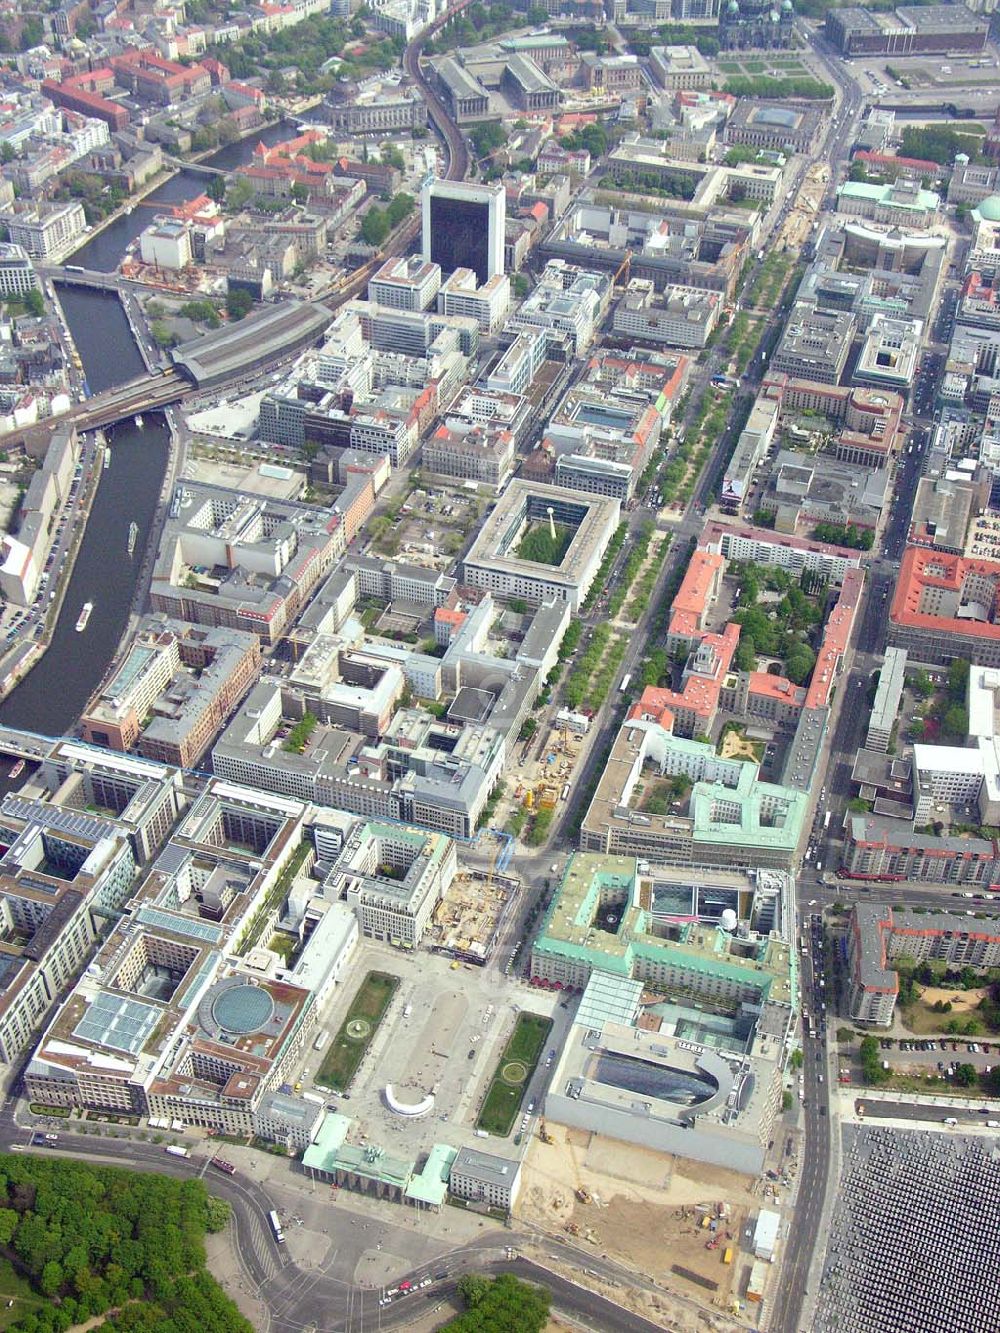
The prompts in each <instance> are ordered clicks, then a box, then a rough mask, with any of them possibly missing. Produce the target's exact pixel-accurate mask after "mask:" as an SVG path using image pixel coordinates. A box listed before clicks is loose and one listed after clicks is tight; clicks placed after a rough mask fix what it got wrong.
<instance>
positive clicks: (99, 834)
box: [0, 797, 136, 1064]
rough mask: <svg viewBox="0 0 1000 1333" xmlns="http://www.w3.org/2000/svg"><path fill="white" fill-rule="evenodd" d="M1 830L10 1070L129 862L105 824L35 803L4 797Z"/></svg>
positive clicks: (92, 937)
mask: <svg viewBox="0 0 1000 1333" xmlns="http://www.w3.org/2000/svg"><path fill="white" fill-rule="evenodd" d="M0 830H2V840H3V845H4V848H5V850H4V852H3V855H2V856H0V914H2V919H3V925H4V935H5V940H4V983H5V984H4V988H3V992H2V994H0V1059H3V1060H4V1061H5V1062H6V1063H8V1064H10V1063H12V1062H13V1061H14V1060H15V1058H16V1057H17V1055H18V1054H19V1053H20V1052H21V1051H23V1050H24V1049H25V1048H26V1047H27V1046H28V1045H29V1044H30V1042H31V1040H32V1039H33V1037H34V1035H35V1031H36V1029H37V1027H38V1025H39V1023H40V1022H41V1020H42V1018H43V1017H44V1016H45V1014H46V1013H47V1011H48V1010H49V1008H50V1006H51V1005H52V1004H53V1003H54V1002H55V1001H56V1000H58V999H59V998H60V996H61V995H62V993H63V991H64V990H65V988H66V987H67V986H68V985H69V984H70V983H71V982H73V981H74V980H75V979H76V977H77V975H78V974H79V972H80V971H81V969H82V968H83V966H84V964H85V963H86V962H87V961H88V959H89V958H90V955H91V951H92V949H93V947H94V945H95V943H96V942H97V941H98V939H99V938H100V936H101V935H102V934H103V933H105V932H106V931H107V929H108V925H109V923H110V921H111V920H112V919H113V918H114V917H115V915H116V914H117V913H118V912H119V911H120V910H121V908H122V905H123V904H124V903H125V901H126V899H127V898H128V897H129V896H130V892H131V888H132V882H133V879H134V876H135V869H136V862H135V858H134V856H133V854H132V849H131V847H130V845H129V841H128V839H127V838H126V836H125V835H124V833H123V832H122V831H121V830H120V829H118V828H116V827H115V823H114V821H113V820H108V819H105V818H90V817H89V816H88V815H86V814H85V813H83V812H82V811H80V810H77V809H72V808H65V807H62V806H58V805H49V804H47V803H46V802H44V801H40V800H39V801H27V802H25V801H22V800H20V799H19V798H17V797H14V798H13V799H12V798H10V797H7V798H5V800H4V804H3V809H2V813H0Z"/></svg>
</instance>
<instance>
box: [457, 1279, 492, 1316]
mask: <svg viewBox="0 0 1000 1333" xmlns="http://www.w3.org/2000/svg"><path fill="white" fill-rule="evenodd" d="M491 1286H492V1283H491V1282H490V1279H489V1278H488V1277H484V1276H483V1275H482V1274H481V1273H466V1274H465V1275H464V1277H461V1278H459V1280H458V1294H459V1296H461V1298H462V1300H463V1301H464V1302H465V1304H466V1305H467V1306H468V1307H469V1309H470V1310H471V1309H474V1308H475V1307H476V1306H477V1305H481V1304H482V1302H483V1301H484V1300H485V1299H486V1297H487V1295H488V1294H489V1290H490V1287H491Z"/></svg>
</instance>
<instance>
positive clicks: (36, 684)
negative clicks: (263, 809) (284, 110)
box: [0, 123, 291, 790]
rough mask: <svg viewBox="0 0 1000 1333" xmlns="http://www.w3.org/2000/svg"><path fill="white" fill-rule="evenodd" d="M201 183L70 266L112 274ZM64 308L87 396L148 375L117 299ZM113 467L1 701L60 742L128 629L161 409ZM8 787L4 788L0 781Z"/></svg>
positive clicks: (172, 186) (127, 434) (111, 435)
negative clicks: (81, 621) (55, 599)
mask: <svg viewBox="0 0 1000 1333" xmlns="http://www.w3.org/2000/svg"><path fill="white" fill-rule="evenodd" d="M290 132H291V127H290V126H289V125H288V124H287V123H279V124H277V125H269V126H267V127H266V128H265V129H262V130H261V131H260V133H259V134H255V135H251V136H250V137H249V138H246V139H243V140H241V141H240V142H239V143H235V144H230V145H229V146H228V147H226V148H222V149H220V150H219V151H218V152H217V153H214V154H213V155H212V157H211V158H210V159H208V165H210V166H218V167H222V168H223V169H225V170H232V169H233V168H235V167H238V166H240V165H241V164H242V163H245V162H249V161H250V160H251V158H252V156H253V150H254V148H255V147H256V145H257V144H258V143H259V142H261V141H263V142H264V143H269V144H270V143H277V142H278V141H279V140H281V139H284V138H287V137H288V135H289V133H290ZM204 188H205V178H204V177H200V176H196V175H193V174H191V173H190V172H184V171H182V172H179V173H178V174H177V175H176V176H173V177H171V179H170V180H168V181H166V182H165V183H164V184H163V185H161V186H159V187H158V188H157V189H156V190H154V191H153V192H152V194H150V195H148V196H147V197H146V199H145V200H144V201H142V202H141V203H139V204H136V206H135V207H134V208H133V210H132V212H131V213H130V214H128V215H127V216H123V217H120V218H118V219H117V220H116V221H115V222H113V223H112V224H111V225H110V226H109V227H107V228H106V229H105V230H104V231H102V232H100V233H99V234H98V235H97V236H95V237H94V238H93V240H91V241H88V242H87V244H86V245H85V246H84V247H83V248H82V249H80V250H78V251H77V252H76V254H74V255H73V256H72V262H73V263H74V264H80V265H82V266H83V267H84V268H91V269H100V270H102V271H103V272H110V271H111V270H112V269H115V268H117V266H118V264H119V263H120V262H121V259H122V256H123V254H124V252H125V247H126V246H127V245H128V244H129V242H130V241H132V240H134V239H135V237H136V236H138V234H139V232H140V231H142V229H143V228H144V227H146V226H148V224H149V223H150V222H151V221H152V219H153V217H154V216H155V213H156V209H157V208H158V207H159V208H162V207H163V206H164V205H167V204H172V203H180V202H182V201H183V200H185V199H193V198H194V197H195V196H196V195H198V194H201V193H202V192H203V191H204ZM58 296H59V302H60V304H61V306H62V308H63V312H64V313H65V315H66V322H67V324H68V325H69V328H70V332H71V333H72V335H73V339H74V341H75V343H76V347H77V351H78V352H79V353H80V360H81V361H82V363H83V369H84V373H85V374H86V376H87V383H88V385H89V387H90V391H91V393H100V392H101V391H102V390H103V389H108V388H111V387H113V386H114V385H116V384H123V383H125V382H126V381H127V380H130V379H134V378H135V377H136V376H138V375H142V374H143V373H144V372H145V366H144V365H143V362H142V357H141V356H140V354H139V349H138V348H137V347H136V345H135V340H134V339H133V337H132V331H131V329H130V328H129V324H128V320H127V319H126V317H125V312H124V311H123V310H122V307H121V304H120V302H119V300H118V298H117V297H116V296H114V295H113V294H111V293H104V292H98V291H88V290H87V289H85V288H80V287H67V286H63V287H59V288H58ZM107 435H108V439H109V440H110V442H111V464H110V466H109V467H108V468H107V469H105V470H102V472H101V475H100V481H99V485H98V491H97V495H96V497H95V499H94V504H93V508H92V509H91V514H90V520H89V522H88V524H87V531H86V534H85V535H84V539H83V544H82V546H81V547H80V551H79V554H78V555H77V559H76V564H75V565H74V567H73V573H72V576H71V578H70V583H69V588H68V590H67V592H66V595H65V597H64V599H63V603H62V611H61V613H60V616H59V621H58V624H57V625H56V628H55V632H54V634H53V636H52V641H51V643H50V645H49V648H48V651H47V652H46V653H45V655H44V657H43V658H42V659H41V661H40V662H38V663H37V664H36V666H35V667H34V669H33V670H32V671H30V672H29V673H28V675H27V676H26V677H25V678H24V680H23V681H22V682H21V684H20V685H19V686H18V687H17V689H16V690H14V691H13V693H12V694H10V695H9V696H8V697H7V699H5V700H4V702H3V703H2V704H0V721H2V722H5V723H6V724H7V725H8V726H14V727H24V728H26V729H27V730H29V731H39V732H42V733H44V734H46V735H50V736H55V735H61V734H63V733H66V732H71V731H72V730H73V728H74V726H75V725H76V722H77V720H78V719H79V716H80V714H81V712H82V711H83V709H84V707H85V705H86V703H87V700H88V699H89V698H90V696H91V694H92V693H93V691H94V690H95V689H96V688H97V686H98V684H99V683H100V681H101V679H102V678H103V676H104V673H105V671H106V670H107V667H108V664H109V663H110V661H111V660H112V658H113V657H114V654H115V651H116V650H117V647H118V643H119V641H120V639H121V636H122V634H123V633H124V631H125V627H126V625H127V623H128V617H129V612H130V610H131V606H132V600H133V598H134V596H135V589H136V584H137V582H138V578H139V570H140V567H141V565H142V561H143V557H144V554H145V550H146V546H147V544H148V541H149V536H150V529H151V527H152V523H153V519H154V516H155V514H156V502H157V499H158V497H159V494H160V488H161V486H162V485H163V476H164V473H165V471H166V466H167V459H168V457H169V451H170V436H169V431H168V428H167V425H166V422H165V421H164V419H163V417H162V415H161V414H160V413H151V414H150V415H148V416H146V417H145V418H144V419H143V428H142V429H141V430H140V429H139V427H138V426H136V425H135V423H134V422H133V421H127V422H123V423H122V424H121V425H119V426H116V427H114V428H113V429H111V430H109V431H108V432H107ZM131 523H135V524H137V525H138V528H139V535H138V539H137V541H136V543H135V552H134V554H133V555H132V556H131V557H130V556H129V554H128V532H129V525H130V524H131ZM85 602H93V604H94V609H93V612H92V613H91V616H90V620H89V621H88V623H87V628H86V629H85V630H84V631H83V632H82V633H79V634H78V633H77V632H76V621H77V617H78V616H79V614H80V609H81V607H82V606H83V605H84V603H85ZM0 790H2V783H0Z"/></svg>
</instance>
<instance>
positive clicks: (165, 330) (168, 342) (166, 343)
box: [149, 319, 177, 347]
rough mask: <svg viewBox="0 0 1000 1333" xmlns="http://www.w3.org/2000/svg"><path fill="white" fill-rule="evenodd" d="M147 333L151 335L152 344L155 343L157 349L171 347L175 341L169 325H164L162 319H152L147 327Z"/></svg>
mask: <svg viewBox="0 0 1000 1333" xmlns="http://www.w3.org/2000/svg"><path fill="white" fill-rule="evenodd" d="M149 331H150V333H151V334H152V337H153V342H155V343H156V345H157V347H173V345H174V343H175V342H176V341H177V338H176V337H175V335H174V334H173V333H172V331H171V329H170V326H169V324H165V323H164V322H163V320H162V319H154V320H153V322H152V324H150V326H149Z"/></svg>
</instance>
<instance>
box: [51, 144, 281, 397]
mask: <svg viewBox="0 0 1000 1333" xmlns="http://www.w3.org/2000/svg"><path fill="white" fill-rule="evenodd" d="M293 133H294V128H293V127H292V126H291V125H290V124H289V123H288V122H287V121H279V122H278V123H277V124H276V125H267V126H265V127H264V128H263V129H262V130H260V131H259V133H257V134H252V135H250V136H248V137H247V138H246V139H241V140H240V141H239V143H232V144H229V145H228V146H227V147H225V148H220V149H219V151H218V152H217V153H213V154H212V155H211V157H208V158H206V159H205V165H206V166H209V167H221V168H222V170H223V171H232V170H234V169H235V168H236V167H239V166H243V165H245V164H246V163H248V162H250V161H251V160H252V158H253V150H254V149H255V148H256V147H257V145H258V143H265V144H268V145H271V144H275V143H279V142H280V141H281V140H282V139H287V138H288V137H289V135H291V134H293ZM207 184H208V179H207V177H205V176H196V175H194V174H192V173H191V172H187V171H179V172H178V173H177V175H176V176H171V178H170V179H169V180H168V181H166V182H165V183H164V184H163V185H158V186H157V188H156V189H155V190H153V191H152V192H151V193H150V194H147V195H146V197H145V199H142V200H140V201H139V202H138V203H137V204H136V205H135V207H134V208H133V209H132V212H131V213H129V214H128V215H127V216H126V215H123V216H122V217H119V218H116V219H115V221H114V222H112V223H110V224H109V226H107V227H105V229H104V231H102V232H98V234H97V235H96V236H95V237H94V238H93V240H90V241H88V242H87V243H86V245H83V246H81V247H80V249H79V250H77V251H76V252H75V253H74V254H73V255H71V256H70V263H72V264H79V265H80V266H81V267H82V268H90V269H94V270H96V271H99V272H101V273H110V272H111V270H112V269H115V268H117V267H118V265H119V263H120V262H121V258H122V255H123V254H124V253H125V247H126V246H127V245H128V244H129V242H130V241H134V240H135V238H136V237H137V236H138V235H139V233H140V232H141V231H143V230H144V229H145V228H146V227H148V226H149V224H150V223H151V222H152V221H153V218H154V217H155V216H156V212H157V209H158V208H160V209H162V207H163V206H164V205H165V204H181V203H183V202H184V201H185V200H186V199H194V198H196V196H198V195H199V194H204V192H205V186H206V185H207ZM80 356H81V357H82V356H83V352H82V351H81V353H80ZM88 378H89V377H88ZM90 383H91V388H93V381H92V380H91V382H90Z"/></svg>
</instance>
